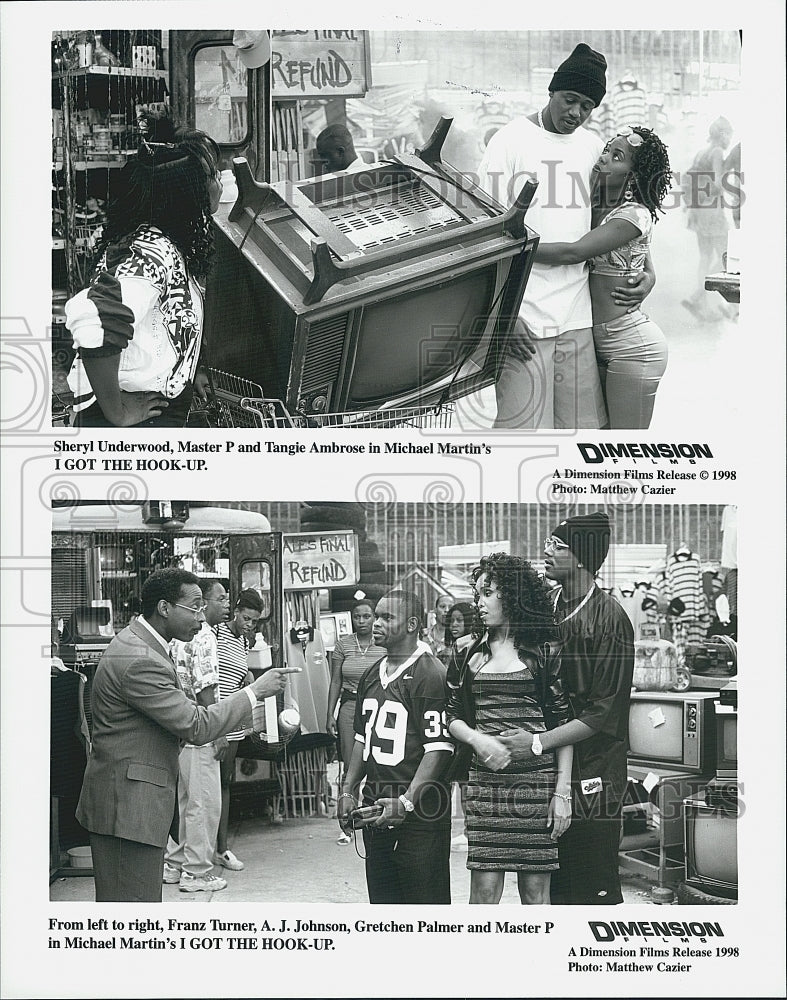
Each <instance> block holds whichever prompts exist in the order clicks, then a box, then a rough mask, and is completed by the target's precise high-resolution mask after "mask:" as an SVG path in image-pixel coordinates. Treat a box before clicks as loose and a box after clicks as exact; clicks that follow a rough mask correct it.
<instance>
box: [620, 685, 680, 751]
mask: <svg viewBox="0 0 787 1000" xmlns="http://www.w3.org/2000/svg"><path fill="white" fill-rule="evenodd" d="M629 756H630V757H642V758H644V759H645V760H657V761H663V762H664V763H665V764H676V765H679V764H681V763H682V762H683V702H682V701H674V702H668V701H662V700H661V699H644V700H641V701H634V700H632V702H631V706H630V708H629Z"/></svg>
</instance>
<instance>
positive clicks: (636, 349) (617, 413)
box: [536, 126, 672, 429]
mask: <svg viewBox="0 0 787 1000" xmlns="http://www.w3.org/2000/svg"><path fill="white" fill-rule="evenodd" d="M671 178H672V172H671V170H670V162H669V157H668V155H667V147H666V146H665V145H664V143H663V142H662V141H661V139H659V137H658V136H657V135H656V133H655V132H652V131H651V130H650V129H648V128H641V127H639V126H633V127H628V126H627V127H626V128H623V129H621V130H620V132H619V133H618V134H617V135H616V136H615V137H614V138H613V139H611V140H610V141H609V142H608V143H607V145H606V146H605V147H604V151H603V153H602V154H601V156H600V157H599V159H598V162H597V163H596V165H595V167H594V168H593V177H592V181H591V184H592V188H593V191H592V196H593V217H592V222H593V229H592V230H591V231H590V232H589V233H586V234H585V236H583V237H582V238H581V239H579V240H577V241H576V242H575V243H541V244H540V245H539V247H538V250H537V251H536V260H537V261H539V262H540V263H542V264H578V263H580V262H581V261H588V263H589V265H590V299H591V303H592V306H593V340H594V342H595V346H596V358H597V360H598V365H599V374H600V376H601V383H602V387H603V389H604V397H605V400H606V404H607V411H608V414H609V426H610V428H635V429H645V428H647V427H649V426H650V420H651V417H652V416H653V406H654V403H655V401H656V391H657V390H658V387H659V382H660V381H661V377H662V375H663V374H664V372H665V371H666V368H667V341H666V338H665V337H664V334H663V333H662V332H661V330H660V329H659V327H658V326H656V324H655V323H653V322H652V321H651V320H650V319H649V318H648V317H647V316H646V315H645V313H643V312H642V311H641V310H640V309H634V310H633V311H630V312H627V310H626V307H625V306H620V305H617V304H616V303H615V301H614V300H613V298H612V296H611V294H610V293H611V292H612V290H613V289H614V288H615V286H616V285H619V284H620V282H621V279H628V278H633V277H635V276H637V275H639V274H640V273H641V272H642V271H643V269H644V268H645V261H646V259H647V257H648V253H649V250H650V240H651V234H652V232H653V226H654V224H655V223H656V222H657V221H658V216H657V213H658V212H659V211H661V205H662V202H663V201H664V198H665V197H666V195H667V192H668V191H669V188H670V181H671Z"/></svg>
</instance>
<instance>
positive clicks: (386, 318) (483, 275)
mask: <svg viewBox="0 0 787 1000" xmlns="http://www.w3.org/2000/svg"><path fill="white" fill-rule="evenodd" d="M496 273H497V267H496V265H493V266H492V267H487V268H485V269H484V270H482V271H477V272H475V273H474V274H465V275H461V276H460V277H458V278H454V279H452V280H450V281H446V282H444V283H442V284H440V285H436V286H434V287H432V288H426V289H423V290H422V291H420V292H411V293H408V294H406V295H400V296H396V297H394V298H390V299H387V300H385V301H383V302H380V303H377V304H376V305H371V306H367V307H366V308H365V309H364V314H363V320H362V324H361V331H360V337H359V342H358V348H357V351H356V355H355V367H354V371H353V374H352V380H351V385H350V391H349V399H348V400H347V408H348V409H363V408H368V407H370V406H376V405H380V404H382V403H386V402H388V401H389V400H390V399H391V398H392V397H394V396H399V395H402V394H406V393H408V392H412V390H413V389H414V388H415V387H426V386H428V385H429V384H430V383H432V382H433V381H434V380H435V379H436V378H440V377H441V376H443V375H445V374H447V373H449V372H451V371H452V369H453V367H454V365H455V364H456V361H457V358H458V357H459V356H461V353H462V352H463V351H465V350H466V347H467V345H468V343H471V338H473V336H475V337H476V339H477V337H478V335H479V334H480V332H482V330H483V320H484V319H485V317H486V316H487V315H488V313H489V306H490V304H491V300H492V295H493V292H494V288H495V277H496ZM479 320H480V321H481V323H480V324H479Z"/></svg>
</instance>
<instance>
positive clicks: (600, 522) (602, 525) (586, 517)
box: [552, 511, 611, 576]
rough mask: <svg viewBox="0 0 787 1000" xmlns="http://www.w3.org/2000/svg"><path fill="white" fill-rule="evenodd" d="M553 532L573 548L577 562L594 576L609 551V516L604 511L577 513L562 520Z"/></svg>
mask: <svg viewBox="0 0 787 1000" xmlns="http://www.w3.org/2000/svg"><path fill="white" fill-rule="evenodd" d="M552 534H553V535H554V536H555V537H556V538H559V539H560V540H561V541H562V542H565V543H566V545H568V547H569V548H570V549H571V551H572V552H573V553H574V555H575V556H576V558H577V562H578V563H579V564H580V565H581V566H582V567H583V569H586V570H587V571H588V572H589V573H592V574H593V576H595V575H596V573H597V572H598V571H599V568H600V567H601V564H602V563H603V562H604V560H605V559H606V558H607V553H608V552H609V537H610V534H611V532H610V527H609V518H608V517H607V515H606V514H605V513H604V512H603V511H596V512H595V513H593V514H577V516H576V517H569V518H567V519H566V520H565V521H561V522H560V524H559V525H558V526H557V527H556V528H555V530H554V531H553V532H552Z"/></svg>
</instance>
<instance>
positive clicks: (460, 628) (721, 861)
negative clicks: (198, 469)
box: [49, 500, 744, 930]
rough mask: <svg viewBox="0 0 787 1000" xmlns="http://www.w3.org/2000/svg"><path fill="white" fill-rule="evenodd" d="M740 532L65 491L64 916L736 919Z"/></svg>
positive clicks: (54, 852)
mask: <svg viewBox="0 0 787 1000" xmlns="http://www.w3.org/2000/svg"><path fill="white" fill-rule="evenodd" d="M736 514H737V512H736V508H735V507H731V506H723V505H708V504H696V505H666V504H665V505H657V504H653V505H648V506H644V505H634V504H631V505H626V504H614V505H606V506H604V505H593V504H572V505H544V504H535V503H534V504H507V503H498V504H490V503H484V504H481V503H477V504H464V503H462V504H457V503H396V502H391V503H375V502H368V503H358V502H347V503H334V502H327V501H326V502H323V501H319V500H309V501H293V502H286V503H285V502H246V501H244V502H226V503H218V502H201V501H179V500H158V501H150V500H146V501H139V502H123V503H110V502H107V501H98V500H96V501H82V500H78V501H74V500H68V501H63V502H59V501H53V515H52V658H51V723H50V812H49V815H50V836H49V844H50V850H49V884H50V892H49V895H50V900H52V901H57V902H68V901H75V902H85V901H94V900H95V901H97V902H158V901H163V902H185V901H191V902H197V903H199V902H219V903H224V902H257V901H259V902H271V903H273V902H277V903H292V902H299V903H315V904H317V903H354V904H364V903H387V904H396V903H404V904H449V903H456V904H465V903H468V902H470V903H487V904H489V903H503V904H520V903H521V904H538V905H548V904H550V903H551V904H554V905H615V904H632V903H633V904H654V905H681V904H690V905H696V904H710V905H718V904H725V905H726V904H735V903H736V902H737V899H738V854H737V821H738V817H739V816H742V815H743V812H744V810H743V803H742V801H741V800H740V799H739V796H738V775H737V686H736V685H737V582H738V581H737V575H738V570H737V555H736ZM337 926H338V925H337ZM295 929H296V930H297V929H298V928H295Z"/></svg>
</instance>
